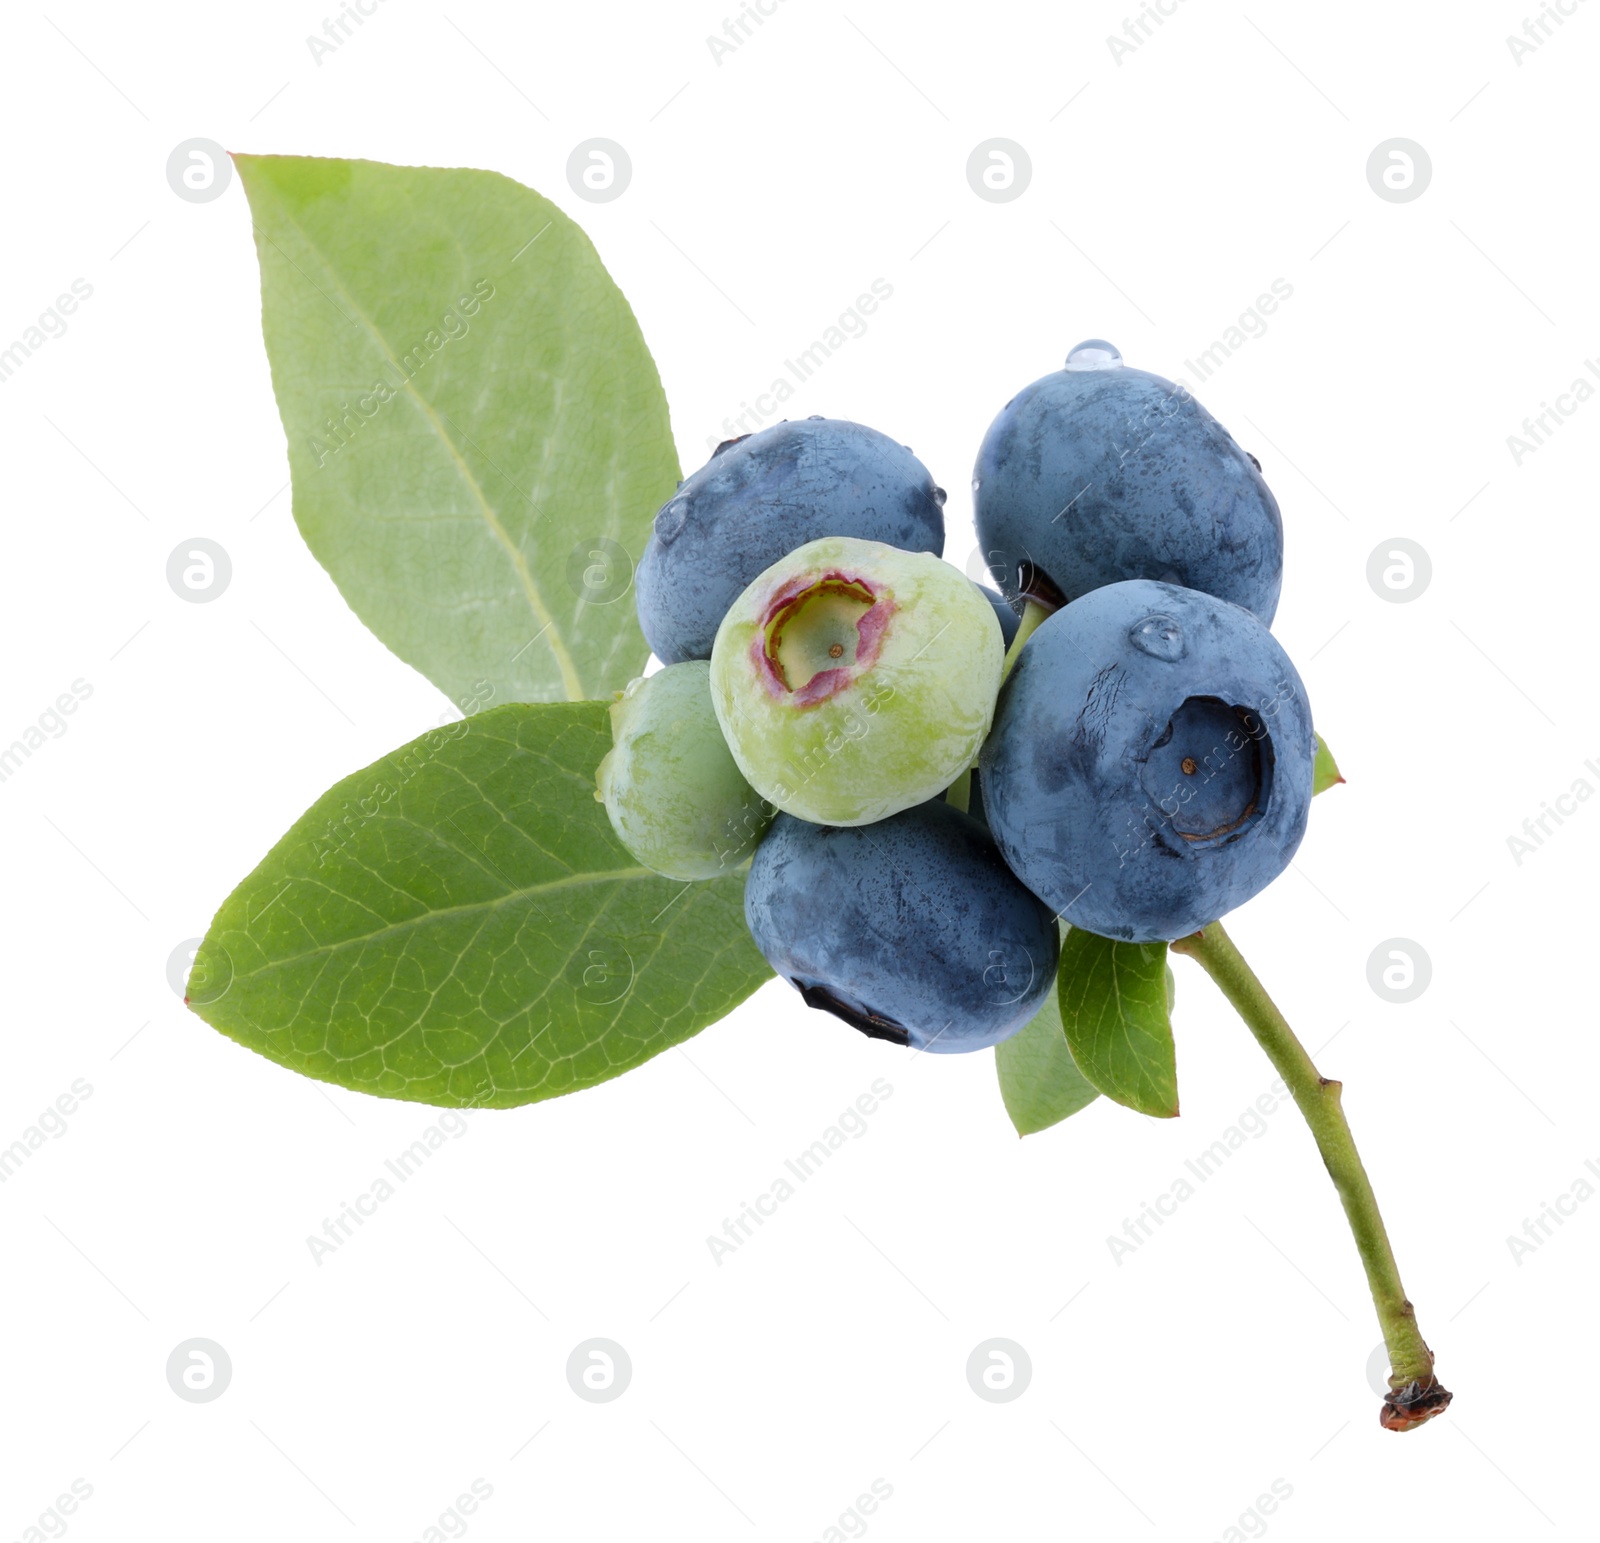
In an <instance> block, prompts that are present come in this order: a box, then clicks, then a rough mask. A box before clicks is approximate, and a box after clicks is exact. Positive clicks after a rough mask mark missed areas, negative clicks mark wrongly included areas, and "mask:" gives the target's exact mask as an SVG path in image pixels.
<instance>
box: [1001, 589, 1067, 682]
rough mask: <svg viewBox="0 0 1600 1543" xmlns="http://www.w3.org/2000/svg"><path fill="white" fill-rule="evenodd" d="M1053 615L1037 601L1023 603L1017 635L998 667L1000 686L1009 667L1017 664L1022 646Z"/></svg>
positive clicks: (1031, 600) (1008, 671) (1007, 673)
mask: <svg viewBox="0 0 1600 1543" xmlns="http://www.w3.org/2000/svg"><path fill="white" fill-rule="evenodd" d="M1054 615H1055V612H1054V611H1051V610H1048V609H1046V607H1044V606H1042V605H1040V604H1039V602H1038V601H1037V600H1033V599H1028V600H1025V601H1024V602H1023V606H1022V620H1021V621H1020V622H1019V623H1018V624H1017V635H1016V637H1014V638H1013V639H1012V640H1011V647H1010V648H1008V649H1007V650H1006V658H1005V663H1004V664H1002V665H1001V666H1000V680H1001V683H1002V684H1003V683H1004V682H1005V678H1006V676H1008V675H1009V674H1010V673H1011V666H1012V665H1014V664H1015V663H1016V662H1017V655H1018V654H1020V653H1021V652H1022V645H1023V644H1024V643H1026V642H1027V641H1028V639H1029V638H1031V637H1032V636H1033V635H1034V633H1035V632H1037V631H1038V630H1039V624H1040V623H1041V622H1046V621H1048V620H1049V619H1050V618H1051V617H1052V616H1054Z"/></svg>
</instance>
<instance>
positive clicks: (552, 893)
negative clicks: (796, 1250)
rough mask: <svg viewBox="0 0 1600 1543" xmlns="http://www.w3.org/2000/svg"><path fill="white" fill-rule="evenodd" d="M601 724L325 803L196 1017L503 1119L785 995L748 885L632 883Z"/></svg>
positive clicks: (470, 734) (213, 939)
mask: <svg viewBox="0 0 1600 1543" xmlns="http://www.w3.org/2000/svg"><path fill="white" fill-rule="evenodd" d="M610 742H611V736H610V730H609V725H608V719H607V714H606V709H605V706H604V705H603V704H601V703H598V702H582V703H576V704H573V705H567V704H550V705H542V706H530V705H523V704H517V703H512V704H509V705H507V706H505V707H497V708H494V709H492V710H490V711H489V712H486V713H480V714H479V715H478V716H476V717H474V718H469V719H465V720H463V721H462V722H460V723H455V724H451V725H449V726H448V727H446V728H443V729H438V730H435V731H433V732H431V733H428V734H425V735H423V736H422V738H421V739H417V740H413V741H412V743H411V744H409V745H406V746H404V747H403V748H402V749H400V750H397V751H395V752H393V753H392V754H390V755H387V756H385V757H384V758H383V759H382V760H380V761H375V762H374V763H373V764H372V765H371V766H369V767H367V768H366V770H365V771H360V772H357V773H356V774H355V775H354V776H353V777H347V778H346V779H345V780H344V781H343V782H341V783H338V784H337V785H336V786H335V787H333V788H331V789H330V790H329V791H328V792H327V793H326V794H324V795H323V796H322V797H321V798H320V799H318V800H317V802H316V803H315V804H313V805H312V807H311V808H310V809H309V810H308V811H307V812H306V814H305V815H304V816H303V817H302V818H301V819H300V820H299V821H297V822H296V824H295V825H294V826H293V828H292V829H290V831H289V833H288V834H287V835H286V836H284V838H283V839H282V840H281V841H280V842H279V843H278V844H277V846H275V847H274V848H273V849H272V851H271V852H269V853H268V854H267V856H266V858H265V859H263V861H262V863H261V865H260V866H259V867H258V868H257V869H256V870H255V872H254V873H252V874H251V875H250V876H249V877H248V878H247V879H246V880H245V881H244V882H243V883H242V884H241V885H240V886H239V887H238V889H236V890H235V891H234V892H233V894H232V895H230V896H229V897H228V899H227V900H226V901H225V902H224V903H223V905H222V908H221V910H219V911H218V912H217V915H216V919H215V920H214V921H213V922H212V924H211V929H210V931H209V932H208V933H207V935H206V938H205V941H204V942H203V943H202V944H201V946H200V949H199V952H198V954H197V955H196V957H195V962H194V968H193V970H192V972H191V974H190V977H189V988H188V989H189V995H188V1001H189V1005H190V1006H191V1007H193V1008H194V1009H195V1011H196V1012H198V1013H199V1014H200V1015H201V1016H202V1017H203V1018H204V1019H205V1020H206V1021H207V1022H208V1023H210V1024H212V1025H214V1026H215V1027H216V1028H218V1029H220V1030H221V1031H222V1032H223V1033H224V1034H227V1035H228V1036H230V1037H231V1038H233V1039H236V1040H238V1041H239V1043H240V1044H242V1045H247V1046H248V1047H249V1048H250V1049H252V1050H256V1051H259V1052H260V1053H261V1054H262V1055H264V1056H267V1057H268V1058H269V1059H271V1060H274V1061H277V1062H279V1063H280V1064H282V1065H284V1066H288V1067H291V1068H293V1069H294V1070H295V1071H299V1072H304V1073H305V1074H307V1075H308V1076H312V1077H320V1078H322V1079H323V1080H324V1081H328V1082H336V1083H339V1084H340V1085H341V1086H343V1087H347V1088H354V1089H357V1090H358V1091H361V1092H364V1093H378V1094H383V1095H385V1096H387V1097H391V1098H409V1099H415V1100H418V1101H420V1102H423V1103H433V1104H445V1105H456V1106H459V1105H468V1104H472V1105H482V1106H489V1107H506V1106H509V1105H513V1104H525V1103H531V1102H533V1101H534V1100H537V1099H542V1098H552V1097H554V1096H556V1095H557V1094H560V1093H570V1092H573V1091H574V1090H575V1089H578V1088H586V1087H590V1086H592V1085H593V1084H594V1083H597V1082H603V1081H605V1080H606V1079H607V1078H609V1077H615V1076H617V1075H618V1074H619V1073H621V1072H625V1071H627V1070H629V1069H630V1068H632V1067H635V1066H638V1065H639V1064H640V1063H641V1062H643V1061H646V1060H648V1059H649V1058H650V1057H651V1056H653V1055H656V1054H658V1053H659V1052H661V1051H662V1050H665V1049H667V1048H668V1047H669V1046H671V1045H675V1044H678V1043H679V1042H680V1041H682V1040H685V1039H687V1038H689V1036H690V1035H692V1034H695V1033H697V1032H698V1031H699V1030H700V1029H702V1028H704V1027H705V1026H706V1025H707V1024H709V1023H713V1022H715V1021H716V1020H717V1019H718V1018H721V1017H722V1016H723V1015H724V1014H725V1013H727V1012H729V1011H730V1010H731V1009H732V1008H733V1007H734V1006H736V1005H737V1004H738V1003H739V1002H740V1001H742V1000H743V999H744V998H745V997H747V996H748V995H749V994H750V993H751V992H752V991H754V990H755V989H756V987H757V986H759V985H760V984H761V983H762V982H763V981H764V980H769V979H771V975H772V972H771V970H770V969H768V967H767V965H766V962H765V961H764V960H763V959H762V957H761V955H760V954H759V953H758V952H757V951H756V948H755V945H754V944H753V943H752V942H751V941H750V936H749V933H748V931H747V930H746V927H745V922H744V910H743V893H744V878H743V875H742V874H733V875H730V876H728V877H727V878H720V879H713V880H709V881H707V882H704V883H699V884H678V883H675V882H673V881H671V880H668V879H663V878H659V877H657V876H656V875H655V874H653V873H650V872H649V871H648V870H646V869H643V868H640V867H638V866H636V865H635V863H634V860H633V859H632V857H630V856H629V855H628V853H627V852H626V851H625V850H624V849H623V848H622V846H621V845H620V843H619V842H618V841H617V839H616V837H615V836H614V835H613V834H612V832H611V826H610V823H609V821H608V820H607V819H606V814H605V810H604V808H603V807H602V806H601V805H600V804H599V803H597V802H596V801H595V797H594V768H595V766H596V764H597V763H598V762H599V760H600V757H601V756H602V755H604V754H605V752H606V750H607V749H608V748H609V746H610Z"/></svg>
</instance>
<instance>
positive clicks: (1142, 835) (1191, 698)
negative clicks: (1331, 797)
mask: <svg viewBox="0 0 1600 1543" xmlns="http://www.w3.org/2000/svg"><path fill="white" fill-rule="evenodd" d="M1315 759H1316V735H1315V733H1314V731H1313V729H1312V726H1311V707H1310V704H1309V703H1308V702H1307V700H1306V693H1305V687H1304V686H1303V685H1302V684H1301V682H1300V677H1299V675H1298V674H1297V673H1296V671H1295V668H1294V665H1293V664H1291V663H1290V661H1289V657H1288V655H1287V654H1285V653H1284V651H1283V648H1282V647H1281V646H1280V644H1279V643H1278V642H1277V640H1276V639H1275V638H1274V637H1273V636H1272V634H1271V633H1270V632H1268V631H1267V629H1266V627H1265V626H1264V625H1262V623H1261V622H1260V621H1259V620H1257V618H1256V617H1255V616H1253V615H1252V614H1251V613H1250V612H1249V611H1246V610H1245V609H1243V608H1242V607H1241V606H1236V605H1230V604H1228V602H1227V601H1225V600H1218V599H1216V598H1215V597H1214V596H1211V595H1205V594H1201V593H1200V592H1199V591H1197V590H1191V589H1180V588H1179V587H1178V586H1176V585H1173V584H1158V583H1154V582H1152V581H1150V580H1148V579H1136V580H1131V581H1129V582H1126V583H1122V584H1111V585H1107V586H1106V587H1104V588H1101V589H1097V590H1094V591H1092V592H1091V593H1090V594H1087V595H1085V596H1083V597H1082V598H1081V599H1079V600H1074V601H1073V602H1072V604H1071V605H1069V606H1067V607H1066V608H1065V609H1064V610H1062V611H1059V612H1057V613H1056V614H1055V615H1054V616H1052V617H1051V618H1050V619H1049V620H1048V621H1046V622H1045V623H1044V624H1043V625H1042V626H1041V627H1040V628H1039V630H1038V631H1037V632H1035V633H1034V635H1033V636H1032V637H1031V638H1029V640H1028V642H1027V643H1026V644H1025V645H1024V646H1023V649H1022V651H1021V653H1020V654H1018V656H1017V661H1016V664H1015V666H1014V667H1013V669H1012V671H1011V675H1010V677H1009V679H1008V680H1007V681H1006V684H1005V685H1004V687H1002V689H1001V692H1000V702H999V706H998V707H997V708H996V711H995V725H994V730H993V732H992V733H991V734H990V736H989V739H988V741H987V742H986V744H985V745H984V748H983V754H982V756H981V757H980V759H979V767H980V770H981V774H982V778H983V797H984V814H985V818H986V819H987V820H988V824H989V828H990V830H991V831H993V833H994V838H995V841H996V843H997V844H998V845H999V848H1000V850H1001V852H1003V853H1004V854H1005V859H1006V861H1007V862H1008V863H1009V864H1010V865H1011V867H1012V868H1013V869H1014V870H1015V872H1016V874H1017V876H1018V878H1020V879H1021V880H1022V882H1023V883H1024V884H1026V885H1027V886H1028V888H1029V889H1031V890H1032V891H1033V892H1034V893H1035V894H1036V895H1039V896H1040V897H1041V898H1042V899H1044V900H1046V901H1048V902H1049V903H1050V905H1052V906H1054V907H1055V908H1056V910H1057V911H1058V912H1059V913H1060V914H1061V915H1062V917H1063V919H1064V920H1066V921H1068V922H1070V923H1071V924H1072V925H1073V926H1074V927H1082V928H1083V929H1084V930H1085V931H1088V932H1096V933H1099V934H1101V935H1102V936H1104V937H1108V938H1117V939H1121V940H1123V941H1126V942H1133V943H1147V942H1153V941H1155V940H1156V939H1162V938H1164V939H1167V940H1168V941H1170V940H1171V939H1173V938H1179V937H1184V936H1186V935H1187V934H1189V933H1191V932H1194V931H1196V930H1198V929H1199V928H1201V927H1203V926H1204V925H1205V924H1206V923H1207V922H1211V921H1215V920H1217V919H1218V918H1219V917H1221V916H1223V915H1225V914H1226V913H1227V912H1229V911H1231V910H1233V909H1234V908H1235V907H1236V906H1239V905H1243V904H1244V902H1245V901H1246V900H1248V899H1250V898H1251V896H1253V895H1255V894H1257V893H1258V892H1259V891H1261V890H1262V889H1264V888H1266V886H1267V885H1268V884H1270V883H1271V882H1272V880H1273V879H1275V878H1276V877H1277V876H1278V874H1279V873H1281V872H1282V871H1283V869H1284V868H1286V867H1287V866H1288V864H1289V860H1290V858H1292V857H1293V856H1294V854H1295V849H1296V848H1297V847H1298V846H1299V845H1300V839H1301V837H1302V836H1304V835H1305V829H1306V814H1307V811H1308V810H1309V808H1310V804H1311V787H1312V768H1313V763H1314V761H1315Z"/></svg>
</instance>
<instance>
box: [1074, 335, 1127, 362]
mask: <svg viewBox="0 0 1600 1543" xmlns="http://www.w3.org/2000/svg"><path fill="white" fill-rule="evenodd" d="M1121 363H1122V354H1121V353H1120V352H1119V351H1118V349H1117V347H1116V345H1115V344H1114V343H1108V342H1106V341H1105V339H1104V338H1085V339H1084V341H1083V342H1081V343H1080V344H1078V346H1077V347H1076V348H1075V349H1073V350H1072V352H1071V353H1070V354H1068V355H1067V368H1068V369H1069V370H1114V369H1116V368H1117V367H1118V366H1119V365H1121Z"/></svg>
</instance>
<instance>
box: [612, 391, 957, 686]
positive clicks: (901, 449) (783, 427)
mask: <svg viewBox="0 0 1600 1543" xmlns="http://www.w3.org/2000/svg"><path fill="white" fill-rule="evenodd" d="M822 536H854V537H857V538H859V539H861V540H865V541H881V542H883V543H884V544H886V545H888V546H894V547H900V548H902V549H903V550H905V551H908V552H932V553H933V554H934V556H935V557H938V556H941V555H943V552H944V492H943V490H942V489H940V488H938V487H935V486H934V482H933V478H932V477H931V476H930V475H929V473H928V469H927V467H925V466H924V465H923V464H922V462H921V461H919V460H918V459H917V458H916V456H914V455H913V454H912V453H911V452H910V451H909V450H907V449H906V447H905V446H904V445H901V444H897V443H896V442H895V441H894V440H892V439H890V438H889V437H888V436H887V435H885V434H880V433H878V431H877V430H876V429H869V428H863V427H862V425H861V424H859V423H847V422H845V421H844V420H843V419H840V418H807V419H805V420H803V421H801V422H787V421H786V422H783V423H775V424H773V425H772V426H771V427H770V428H765V429H762V430H760V431H759V432H758V433H755V434H747V435H745V436H744V437H743V438H742V439H731V440H728V441H726V442H725V443H724V444H721V445H719V446H718V447H717V449H716V451H715V452H714V453H713V455H712V457H711V459H710V460H709V461H707V462H706V464H705V465H704V466H702V467H701V468H700V470H699V471H697V472H696V473H695V474H694V475H693V476H692V477H690V478H689V479H688V480H687V481H686V482H684V483H683V484H682V486H681V487H679V489H678V491H677V492H676V493H675V494H674V495H673V496H672V497H671V498H670V499H668V500H667V502H666V503H665V504H664V505H663V506H662V508H661V510H660V512H659V513H658V514H657V515H656V519H655V529H654V531H653V533H652V534H651V537H650V541H649V544H648V545H647V546H646V547H645V550H644V556H643V558H642V559H641V560H640V562H639V567H638V571H637V573H636V574H635V577H634V591H635V598H636V600H637V603H638V608H639V625H640V627H641V628H643V629H644V635H645V638H646V640H647V641H648V642H649V644H650V647H651V650H652V651H653V652H654V653H655V655H656V657H657V658H658V659H660V660H661V661H662V662H663V663H665V664H676V663H678V662H679V661H681V660H684V659H709V658H710V657H711V645H712V643H713V642H714V641H715V639H716V636H717V628H718V627H719V626H720V625H721V623H722V618H723V617H724V616H725V615H726V614H727V612H728V607H729V606H731V605H732V604H733V602H734V601H735V600H736V599H737V598H738V597H739V594H740V592H741V591H742V590H743V589H744V588H745V586H746V585H747V584H749V583H750V581H751V580H752V579H754V578H755V577H756V576H757V575H758V574H759V573H761V572H762V571H763V570H764V569H766V568H769V567H771V566H772V564H773V563H775V562H777V561H778V559H779V558H780V557H784V556H787V555H788V554H789V553H790V552H792V551H794V549H795V548H796V547H799V546H804V545H805V544H806V543H807V542H808V541H815V540H817V539H818V538H819V537H822Z"/></svg>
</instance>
